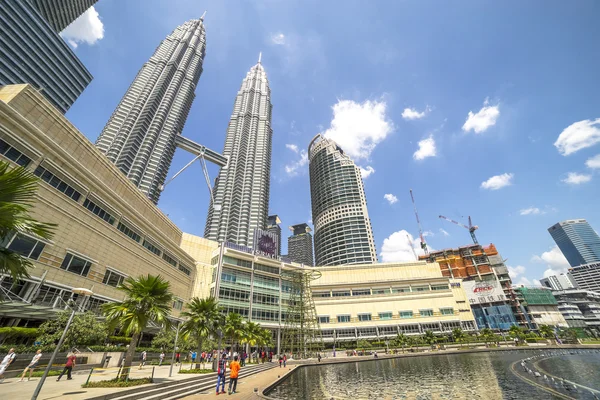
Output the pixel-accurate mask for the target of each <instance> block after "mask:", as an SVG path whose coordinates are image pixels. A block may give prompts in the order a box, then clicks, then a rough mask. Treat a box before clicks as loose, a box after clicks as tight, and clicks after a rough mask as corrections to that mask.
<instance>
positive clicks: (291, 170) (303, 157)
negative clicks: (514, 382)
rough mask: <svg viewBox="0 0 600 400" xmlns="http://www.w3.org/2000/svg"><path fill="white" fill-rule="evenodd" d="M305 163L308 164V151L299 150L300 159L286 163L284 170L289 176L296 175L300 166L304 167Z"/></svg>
mask: <svg viewBox="0 0 600 400" xmlns="http://www.w3.org/2000/svg"><path fill="white" fill-rule="evenodd" d="M306 164H308V153H307V152H306V150H300V159H299V160H298V161H295V162H293V163H291V164H288V165H286V166H285V172H286V173H287V174H288V175H289V176H296V175H298V173H299V172H300V170H301V169H302V167H304V166H305V165H306Z"/></svg>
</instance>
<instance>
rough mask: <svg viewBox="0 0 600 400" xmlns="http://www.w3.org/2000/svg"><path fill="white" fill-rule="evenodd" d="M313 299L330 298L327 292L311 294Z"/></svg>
mask: <svg viewBox="0 0 600 400" xmlns="http://www.w3.org/2000/svg"><path fill="white" fill-rule="evenodd" d="M313 297H331V293H329V292H313Z"/></svg>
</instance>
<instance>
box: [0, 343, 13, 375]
mask: <svg viewBox="0 0 600 400" xmlns="http://www.w3.org/2000/svg"><path fill="white" fill-rule="evenodd" d="M16 359H17V353H15V349H10V350H8V354H7V355H5V356H4V359H2V363H0V383H2V382H4V371H6V369H7V368H8V366H9V365H10V364H12V363H13V361H15V360H16Z"/></svg>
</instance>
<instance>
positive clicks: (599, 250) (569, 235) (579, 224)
mask: <svg viewBox="0 0 600 400" xmlns="http://www.w3.org/2000/svg"><path fill="white" fill-rule="evenodd" d="M548 232H550V235H551V236H552V239H554V241H555V242H556V245H557V246H558V248H559V249H560V251H562V253H563V254H564V256H565V258H566V259H567V261H568V262H569V264H570V265H571V267H576V266H578V265H582V264H589V263H595V262H600V236H598V234H597V233H596V231H594V229H593V228H592V227H591V226H590V224H588V222H587V221H586V220H585V219H571V220H567V221H563V222H559V223H557V224H554V225H552V226H551V227H550V228H548Z"/></svg>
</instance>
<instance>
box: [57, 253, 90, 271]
mask: <svg viewBox="0 0 600 400" xmlns="http://www.w3.org/2000/svg"><path fill="white" fill-rule="evenodd" d="M91 266H92V263H91V262H90V261H88V260H85V259H83V258H81V257H78V256H75V255H73V254H71V253H67V255H66V256H65V259H64V260H63V262H62V264H61V266H60V268H61V269H64V270H65V271H69V272H72V273H74V274H77V275H81V276H87V274H88V272H90V267H91Z"/></svg>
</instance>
